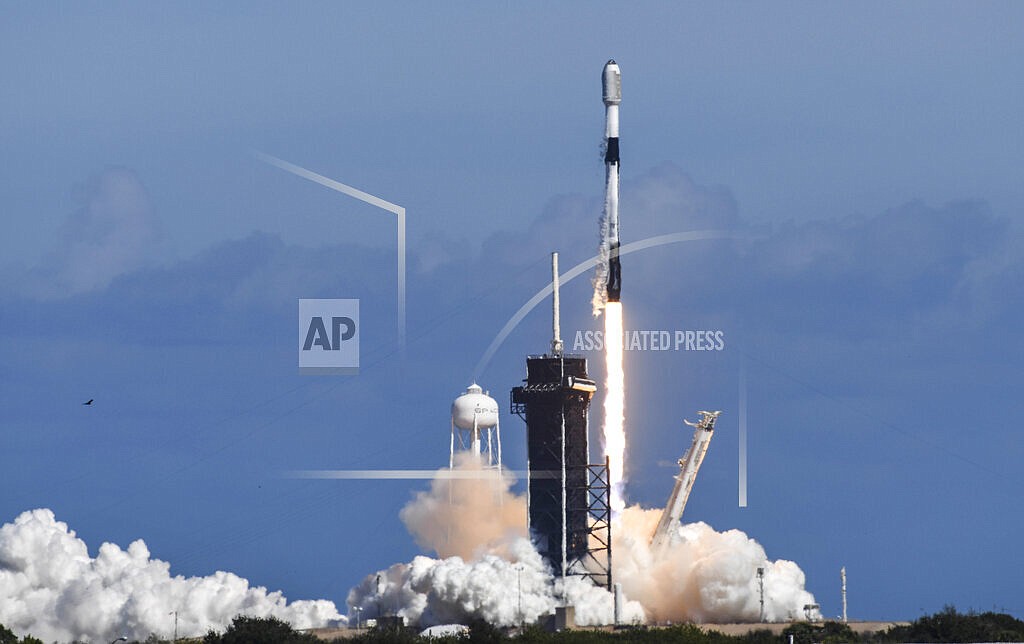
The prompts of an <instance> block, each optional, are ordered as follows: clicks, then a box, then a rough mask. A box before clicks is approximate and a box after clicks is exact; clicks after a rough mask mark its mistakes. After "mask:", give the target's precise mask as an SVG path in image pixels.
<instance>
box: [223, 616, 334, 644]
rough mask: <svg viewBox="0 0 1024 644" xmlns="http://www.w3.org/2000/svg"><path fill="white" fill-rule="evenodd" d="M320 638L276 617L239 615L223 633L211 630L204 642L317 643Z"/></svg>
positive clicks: (234, 643)
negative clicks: (297, 629) (299, 630)
mask: <svg viewBox="0 0 1024 644" xmlns="http://www.w3.org/2000/svg"><path fill="white" fill-rule="evenodd" d="M319 642H320V640H319V639H317V638H316V637H314V636H313V635H310V634H308V633H300V632H298V631H296V630H295V629H293V628H292V627H291V624H289V623H288V622H283V621H281V620H279V619H277V618H276V617H245V616H243V615H239V616H238V617H236V618H235V619H233V620H232V621H231V626H229V627H228V630H226V631H224V633H223V634H218V633H215V632H213V631H210V632H209V633H207V634H206V637H204V638H203V644H307V643H308V644H316V643H319Z"/></svg>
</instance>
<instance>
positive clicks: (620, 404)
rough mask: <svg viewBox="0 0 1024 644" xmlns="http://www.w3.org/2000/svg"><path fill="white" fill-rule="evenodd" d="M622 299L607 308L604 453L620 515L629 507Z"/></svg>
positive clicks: (614, 503)
mask: <svg viewBox="0 0 1024 644" xmlns="http://www.w3.org/2000/svg"><path fill="white" fill-rule="evenodd" d="M622 328H623V327H622V303H621V302H608V303H606V304H605V309H604V338H605V354H604V355H605V374H606V375H605V377H606V383H605V390H604V391H605V393H604V430H603V435H604V454H605V456H607V457H608V469H609V471H608V478H609V480H610V482H611V488H612V489H611V505H612V513H613V515H615V516H617V515H618V514H619V513H621V512H622V510H623V509H625V507H626V500H625V497H624V489H623V488H624V486H625V480H626V476H625V474H626V472H625V464H626V458H625V454H626V428H625V421H626V396H625V390H626V377H625V371H624V369H623V364H622V361H623V346H622V342H623V332H622Z"/></svg>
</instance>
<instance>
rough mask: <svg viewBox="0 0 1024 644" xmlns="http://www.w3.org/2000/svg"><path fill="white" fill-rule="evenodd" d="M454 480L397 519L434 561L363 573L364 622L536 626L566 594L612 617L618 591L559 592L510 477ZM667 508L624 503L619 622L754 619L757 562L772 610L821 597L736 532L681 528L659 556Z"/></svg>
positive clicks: (775, 616) (587, 615) (581, 610)
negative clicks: (384, 618) (658, 533)
mask: <svg viewBox="0 0 1024 644" xmlns="http://www.w3.org/2000/svg"><path fill="white" fill-rule="evenodd" d="M458 469H459V471H471V472H474V473H475V475H474V477H472V478H448V477H446V476H445V474H446V473H447V470H441V471H440V472H439V476H438V477H437V478H436V479H435V480H434V481H432V483H431V486H430V490H429V491H426V492H419V493H417V494H416V495H415V497H414V498H413V499H412V500H411V501H410V502H409V503H408V504H407V505H406V506H405V508H403V510H402V513H401V516H402V519H403V521H404V522H405V524H406V526H407V527H408V529H409V530H410V532H411V533H412V534H413V536H414V537H415V539H416V541H417V543H419V544H420V545H422V546H424V547H428V548H430V549H431V550H433V551H434V552H435V553H436V554H437V555H438V556H439V558H436V559H435V558H432V557H426V556H420V557H416V558H415V559H413V560H412V561H411V562H409V563H399V564H395V565H393V566H391V567H389V568H388V569H386V570H381V571H379V572H377V573H374V574H371V575H368V576H367V577H365V578H364V579H363V581H362V582H361V583H360V584H359V585H358V586H356V587H355V588H353V589H352V590H350V591H349V595H348V604H349V606H350V608H351V609H352V610H356V609H358V610H359V611H360V612H361V614H362V617H363V618H364V619H366V618H372V617H376V616H379V615H398V616H401V617H403V618H405V620H406V622H407V623H410V624H418V625H420V626H431V625H435V624H445V623H453V622H462V623H465V622H467V621H469V620H471V619H474V618H477V619H484V620H486V621H488V622H490V623H492V624H497V625H504V626H509V625H514V624H518V623H520V622H526V623H530V622H534V621H536V620H538V619H540V618H542V617H543V616H545V615H548V614H550V613H552V612H553V611H554V609H555V607H556V606H558V605H560V604H561V603H562V602H563V597H564V601H567V602H568V603H570V604H572V605H573V606H575V610H576V621H577V623H578V624H581V625H586V624H609V623H611V622H612V621H613V610H614V605H613V597H612V595H611V593H609V592H607V591H606V590H605V589H603V588H599V587H596V586H594V585H593V584H592V583H591V582H589V581H586V580H584V579H582V578H579V577H569V578H568V579H567V580H566V582H565V585H564V587H563V584H562V580H561V578H560V577H556V576H555V575H553V574H552V572H551V570H550V569H549V568H547V566H546V563H545V562H544V560H543V558H542V557H541V556H540V554H539V553H538V552H537V550H536V549H535V548H534V547H533V544H532V543H531V542H530V541H529V540H528V539H527V538H526V537H525V534H526V503H525V499H524V498H523V497H522V496H519V495H516V494H514V493H513V492H511V491H510V488H511V485H512V483H513V480H512V478H511V477H510V476H508V475H507V473H506V474H499V473H498V472H497V470H494V469H484V468H482V466H481V465H480V464H479V462H478V461H474V460H473V459H472V458H471V457H470V458H463V459H461V460H460V461H459V465H458ZM660 513H661V511H660V510H645V509H642V508H640V507H638V506H632V507H629V508H626V509H625V510H624V511H623V513H622V514H621V515H620V518H619V520H618V521H617V522H616V525H615V529H614V530H615V531H614V533H613V540H614V543H613V550H614V552H615V575H616V581H618V582H621V583H622V584H623V591H624V593H625V595H626V597H627V598H628V600H629V601H627V603H626V606H624V607H623V612H622V620H623V621H624V622H627V623H633V622H656V621H666V620H671V621H695V622H712V621H716V622H717V621H757V620H758V619H759V617H760V603H759V602H760V593H759V589H758V581H757V577H756V571H757V568H764V570H765V576H764V585H765V615H766V618H767V619H769V620H784V619H790V618H793V617H795V618H800V617H803V607H804V606H805V605H806V604H811V603H814V598H813V596H812V595H811V594H810V593H808V592H807V591H806V590H804V575H803V572H801V570H800V568H799V567H797V565H796V564H795V563H793V562H790V561H775V562H772V561H769V560H768V558H767V556H766V555H765V552H764V549H763V548H762V547H761V546H760V545H759V544H758V543H757V542H755V541H754V540H753V539H750V538H749V537H747V536H746V535H745V534H743V533H742V532H740V531H738V530H729V531H727V532H716V531H715V530H713V529H712V528H711V527H710V526H708V525H706V524H704V523H693V524H687V525H681V526H680V527H679V532H678V534H677V535H676V538H675V539H674V540H673V541H672V542H671V543H670V545H669V547H668V549H667V550H666V552H665V553H664V554H663V555H661V556H655V555H654V554H653V553H652V552H651V549H650V546H649V544H650V540H651V536H652V535H653V534H654V529H655V526H656V525H657V523H658V519H659V517H660Z"/></svg>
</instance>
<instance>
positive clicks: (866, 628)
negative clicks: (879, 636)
mask: <svg viewBox="0 0 1024 644" xmlns="http://www.w3.org/2000/svg"><path fill="white" fill-rule="evenodd" d="M799 623H800V622H771V623H756V622H755V623H752V624H699V626H700V627H701V628H702V629H704V630H705V631H718V632H719V633H722V634H724V635H746V634H747V633H749V632H751V631H771V632H772V634H773V635H779V634H781V633H782V631H784V630H786V629H787V628H788V627H790V626H792V625H793V624H799ZM817 623H819V624H820V623H821V622H817ZM909 624H910V622H854V621H850V622H847V624H846V625H847V626H849V627H850V630H852V631H853V632H854V633H858V634H861V635H863V634H864V633H877V632H878V631H886V630H888V629H890V628H891V627H893V626H907V625H909Z"/></svg>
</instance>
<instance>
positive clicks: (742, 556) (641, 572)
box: [612, 506, 815, 623]
mask: <svg viewBox="0 0 1024 644" xmlns="http://www.w3.org/2000/svg"><path fill="white" fill-rule="evenodd" d="M660 518H661V510H646V509H643V508H640V507H639V506H631V507H629V508H626V510H625V511H624V512H623V513H622V514H621V515H620V517H619V521H618V523H617V525H616V528H617V531H615V532H613V534H612V540H613V544H612V545H613V550H614V552H615V575H616V577H615V579H616V581H618V582H621V583H622V586H623V590H624V591H625V593H626V595H627V596H629V597H631V598H633V599H636V600H638V601H639V602H640V603H641V604H643V606H644V609H645V610H646V611H647V612H648V616H649V618H650V619H651V620H652V621H673V622H680V621H688V622H698V623H701V622H755V621H758V620H759V619H760V610H761V608H760V590H759V588H758V581H757V576H756V574H757V569H758V568H763V569H764V599H765V618H766V619H767V620H768V621H785V620H790V619H802V618H804V616H805V615H804V611H803V607H804V606H805V605H807V604H813V603H815V601H814V596H813V595H811V593H809V592H807V591H806V590H805V589H804V583H805V579H804V573H803V571H801V570H800V568H799V566H797V565H796V564H795V563H793V562H792V561H785V560H779V561H770V560H769V559H768V556H767V555H766V554H765V551H764V548H762V547H761V545H760V544H759V543H757V542H756V541H754V540H753V539H751V538H750V537H748V536H747V535H746V534H744V533H743V532H741V531H739V530H727V531H725V532H717V531H715V530H714V529H712V528H711V526H709V525H707V524H706V523H703V522H697V523H688V524H684V525H681V526H679V528H678V531H677V534H676V536H675V538H674V539H673V540H672V541H671V542H670V543H669V546H668V548H667V549H666V551H665V552H663V553H660V554H656V553H654V552H652V550H651V547H650V540H651V537H652V536H653V535H654V530H655V527H656V526H657V524H658V520H659V519H660Z"/></svg>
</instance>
